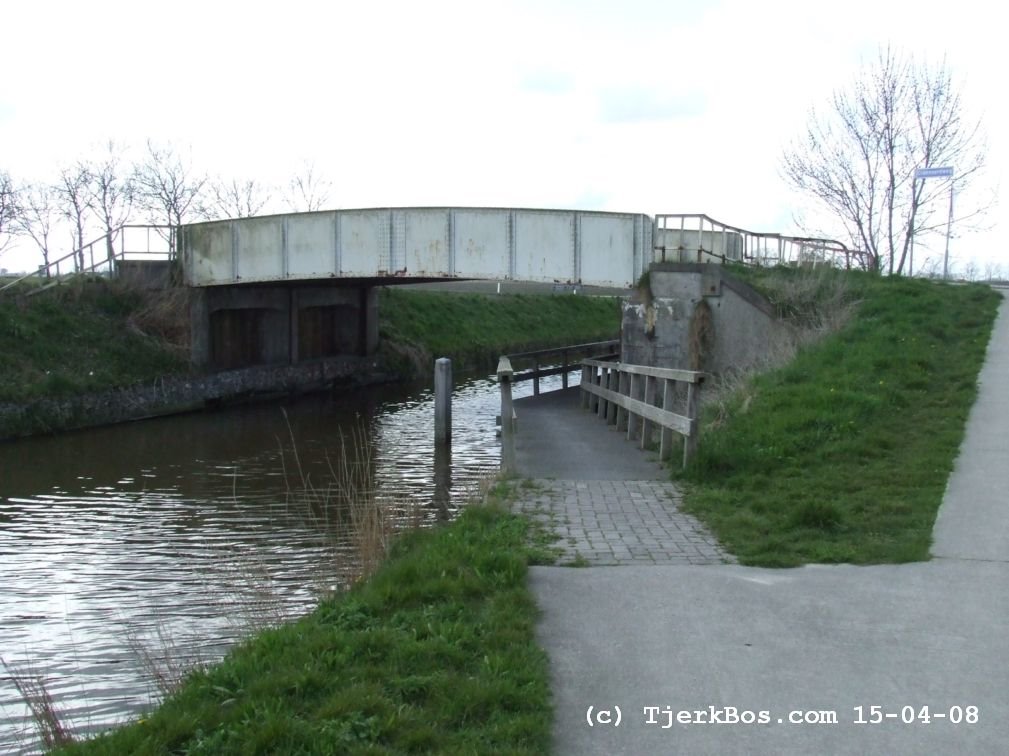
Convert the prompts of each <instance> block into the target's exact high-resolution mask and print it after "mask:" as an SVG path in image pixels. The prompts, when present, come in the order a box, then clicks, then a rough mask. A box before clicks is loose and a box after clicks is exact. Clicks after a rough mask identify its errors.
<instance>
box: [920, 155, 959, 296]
mask: <svg viewBox="0 0 1009 756" xmlns="http://www.w3.org/2000/svg"><path fill="white" fill-rule="evenodd" d="M914 178H915V181H917V180H918V179H921V180H922V181H924V180H925V179H927V178H948V179H949V219H948V220H947V221H946V254H945V256H944V257H943V260H942V278H943V280H944V281H945V280H946V279H948V278H949V230H950V226H952V225H953V166H950V165H944V166H941V167H936V168H932V167H926V168H918V169H917V170H915V172H914ZM911 186H912V196H914V184H913V183H912V185H911ZM911 255H912V257H911V264H912V265H913V264H914V229H913V228H912V229H911Z"/></svg>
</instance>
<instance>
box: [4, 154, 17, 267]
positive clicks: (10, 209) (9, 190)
mask: <svg viewBox="0 0 1009 756" xmlns="http://www.w3.org/2000/svg"><path fill="white" fill-rule="evenodd" d="M17 200H18V195H17V191H16V190H15V188H14V182H13V181H12V180H11V177H10V174H9V173H7V171H0V252H3V251H4V249H5V248H6V247H7V245H8V244H10V241H11V235H12V234H13V231H14V226H15V223H16V221H17V218H18V201H17Z"/></svg>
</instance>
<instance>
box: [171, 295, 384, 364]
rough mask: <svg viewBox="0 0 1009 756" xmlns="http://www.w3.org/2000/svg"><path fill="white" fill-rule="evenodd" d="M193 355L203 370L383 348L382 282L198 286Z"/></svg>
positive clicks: (193, 308) (193, 300)
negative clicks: (380, 343) (379, 285)
mask: <svg viewBox="0 0 1009 756" xmlns="http://www.w3.org/2000/svg"><path fill="white" fill-rule="evenodd" d="M190 328H191V344H192V347H191V359H192V362H193V364H194V365H195V366H196V367H198V368H200V369H203V370H229V369H234V368H242V367H251V366H255V365H295V364H298V363H299V362H302V361H303V360H308V359H317V358H321V357H334V356H339V355H357V356H369V355H371V354H374V352H375V350H376V349H377V348H378V290H377V289H376V288H375V287H374V286H366V285H360V286H326V285H318V284H316V285H305V284H302V285H298V284H281V285H276V286H242V285H238V286H211V287H204V288H192V289H190Z"/></svg>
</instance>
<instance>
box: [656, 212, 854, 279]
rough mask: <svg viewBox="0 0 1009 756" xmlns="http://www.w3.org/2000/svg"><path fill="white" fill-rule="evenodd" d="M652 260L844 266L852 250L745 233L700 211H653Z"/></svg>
mask: <svg viewBox="0 0 1009 756" xmlns="http://www.w3.org/2000/svg"><path fill="white" fill-rule="evenodd" d="M652 244H653V247H654V249H653V259H652V262H718V263H724V262H738V263H742V264H744V265H814V266H816V265H835V266H839V265H844V267H846V268H850V267H851V260H852V258H853V257H855V256H856V255H857V252H855V251H853V250H849V249H848V248H847V247H846V246H845V245H844V244H842V243H841V242H839V241H836V240H834V239H818V238H814V237H804V236H788V235H785V234H772V233H760V232H756V231H748V230H746V229H744V228H739V227H738V226H730V225H729V224H727V223H722V222H720V221H717V220H715V219H714V218H711V217H710V216H707V215H704V214H703V213H671V214H668V215H656V216H655V220H654V221H653V229H652Z"/></svg>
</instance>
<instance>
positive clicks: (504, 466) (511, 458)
mask: <svg viewBox="0 0 1009 756" xmlns="http://www.w3.org/2000/svg"><path fill="white" fill-rule="evenodd" d="M512 374H513V373H512V364H511V360H509V359H508V358H507V357H502V358H501V359H500V361H499V362H498V365H497V379H498V383H499V384H500V385H501V472H503V473H504V474H505V475H511V474H513V473H514V472H515V410H514V408H513V407H512Z"/></svg>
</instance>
